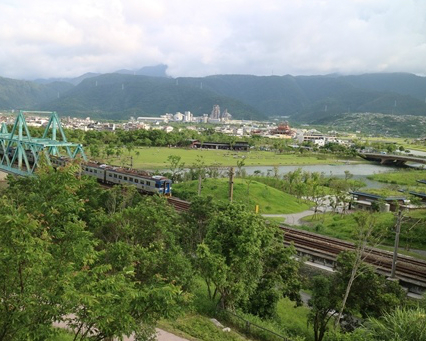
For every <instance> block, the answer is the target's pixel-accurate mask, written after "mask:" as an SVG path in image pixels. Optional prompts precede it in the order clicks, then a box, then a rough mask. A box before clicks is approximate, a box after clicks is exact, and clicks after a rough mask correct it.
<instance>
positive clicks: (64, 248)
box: [0, 166, 405, 341]
mask: <svg viewBox="0 0 426 341" xmlns="http://www.w3.org/2000/svg"><path fill="white" fill-rule="evenodd" d="M75 171H76V169H75V168H73V166H70V167H67V168H65V169H59V170H57V171H53V170H52V169H49V168H46V169H40V172H39V174H38V177H34V178H24V179H13V178H11V179H10V180H9V181H10V186H9V187H8V188H6V189H4V190H3V191H2V195H3V196H2V197H1V199H0V200H1V205H0V213H1V214H0V245H1V246H0V247H1V252H0V258H1V259H0V281H1V283H3V285H2V286H1V288H2V290H1V299H2V302H3V303H4V304H2V305H1V306H0V331H1V333H0V336H1V337H0V340H1V341H3V340H12V339H17V340H26V339H31V340H37V341H38V340H45V339H49V338H51V337H54V336H55V333H54V331H53V330H52V328H51V324H52V322H53V321H56V320H62V322H64V323H65V324H66V325H68V326H69V327H72V328H73V330H74V331H75V332H74V335H73V336H74V340H81V341H82V340H85V338H89V339H92V340H106V339H108V338H112V337H120V336H121V335H129V334H130V333H133V332H135V333H137V334H138V336H139V338H140V340H149V338H150V337H151V336H152V333H153V330H154V329H153V328H154V327H155V325H156V322H157V321H158V320H160V319H166V320H167V321H169V322H170V321H174V319H175V318H176V317H178V316H185V315H186V316H191V314H193V312H194V308H191V307H193V306H196V307H197V308H196V309H195V311H197V312H200V313H202V314H203V315H204V316H208V317H211V316H217V317H219V318H221V319H223V321H227V323H229V324H230V325H232V326H234V327H235V328H237V329H239V330H240V332H244V333H247V335H250V336H251V337H255V338H256V339H258V340H264V341H272V340H274V337H273V336H271V335H270V333H269V334H268V333H265V332H263V331H262V332H254V330H255V328H253V329H250V331H247V330H244V326H243V325H241V323H240V324H239V323H237V322H236V319H233V318H232V317H229V316H228V315H229V313H226V312H232V313H237V314H239V315H240V316H242V317H243V318H244V319H245V320H247V321H249V322H250V323H251V325H252V326H254V323H255V324H259V325H262V326H267V328H268V329H271V330H278V331H279V333H282V334H284V335H287V336H290V337H291V338H292V339H294V340H302V339H307V340H311V339H312V334H310V335H311V336H309V331H307V330H303V329H302V328H301V323H298V324H297V325H296V324H294V325H292V323H291V322H288V321H287V322H282V321H281V320H280V318H279V316H283V315H282V308H281V309H280V306H281V304H282V303H281V302H283V301H282V299H283V298H284V297H288V298H289V299H291V301H292V302H296V304H300V303H301V301H300V296H299V291H300V288H301V283H302V282H301V279H300V278H299V275H298V268H299V263H298V262H297V261H296V260H294V258H293V256H294V249H293V248H286V247H284V244H283V235H282V233H281V232H280V230H279V229H276V228H275V226H274V225H273V224H266V222H265V220H264V219H263V218H262V217H261V216H260V215H258V214H255V213H254V212H252V211H251V210H248V209H247V208H246V206H245V205H243V204H241V203H233V204H229V203H226V204H222V203H217V202H215V201H214V200H212V199H211V197H208V198H197V199H196V200H194V201H193V204H192V205H191V209H190V211H188V212H186V213H183V214H180V215H179V214H177V213H176V212H175V211H174V210H172V208H171V207H170V206H168V205H167V203H166V201H165V200H163V198H158V197H141V196H140V195H139V194H138V193H136V192H135V190H134V188H133V187H125V188H122V187H114V188H112V189H110V190H108V191H106V190H102V189H100V188H99V187H98V186H97V184H96V183H95V182H94V181H93V180H92V179H87V178H82V179H77V178H75V176H74V174H75ZM302 178H303V177H302ZM307 180H309V181H312V179H311V178H307ZM310 195H312V193H311V194H310ZM362 221H364V222H366V221H368V222H369V224H367V225H368V227H371V226H376V225H375V224H373V223H372V222H373V221H372V220H371V216H369V215H362V214H360V216H359V219H358V221H357V224H358V231H362V230H363V229H364V227H365V224H364V225H362V224H360V222H362ZM373 235H374V234H373ZM356 259H357V257H356V254H351V253H350V254H347V255H342V258H341V260H340V261H339V271H336V273H335V275H333V276H332V278H326V279H318V280H317V282H314V283H317V284H318V285H313V286H312V287H311V292H312V299H311V301H310V306H311V310H310V311H309V312H307V316H306V315H305V317H303V315H304V313H301V314H300V315H299V317H298V319H299V321H302V320H303V319H304V318H306V319H307V321H309V322H310V324H309V326H310V327H309V328H312V330H313V331H314V339H315V340H316V341H320V340H321V339H325V340H327V339H326V337H328V334H327V329H329V330H331V327H332V326H331V325H330V322H329V321H328V317H329V316H330V312H337V311H339V312H341V313H343V314H344V316H345V317H350V316H361V317H363V318H364V317H365V316H374V317H376V318H377V319H380V318H381V316H383V314H384V313H386V312H387V313H388V314H393V313H394V308H395V306H398V305H404V304H405V302H404V299H403V296H404V295H403V293H402V291H401V289H400V288H399V287H398V286H396V285H395V286H394V284H390V283H391V282H388V281H382V280H381V279H380V278H379V277H378V276H377V275H376V274H375V273H374V271H373V270H371V269H370V268H369V267H368V266H365V265H363V264H362V263H360V262H355V260H356ZM354 264H356V269H359V271H360V272H357V273H355V277H354V278H353V281H351V278H352V275H353V271H352V269H354ZM195 278H200V279H201V280H202V282H203V285H202V286H198V289H197V283H195V282H194V279H195ZM319 284H321V285H319ZM349 284H350V285H349ZM200 290H202V291H203V293H204V294H203V297H204V298H201V299H200ZM197 300H198V303H196V302H197ZM200 301H201V303H200ZM217 308H219V312H218V311H217ZM220 312H223V313H220ZM305 312H306V311H305ZM188 313H189V314H190V315H187V314H188ZM71 314H73V315H71ZM183 320H184V319H183ZM201 320H203V319H202V318H201V319H200V318H198V317H196V318H195V320H194V321H201ZM178 321H179V320H178ZM337 321H339V319H337ZM170 323H173V322H170ZM203 323H204V322H199V323H198V322H197V324H198V326H199V327H197V328H196V330H194V329H193V328H192V327H191V328H190V327H189V326H188V325H186V327H185V326H182V329H185V330H186V331H187V332H191V333H199V332H207V331H208V330H209V329H210V327H204V324H203ZM174 325H175V327H176V328H177V327H179V323H178V322H177V324H174ZM335 325H336V327H335V328H336V329H335V330H336V332H337V333H339V332H338V331H339V330H341V328H346V327H345V326H347V325H348V324H342V325H339V323H338V322H336V323H335ZM350 325H351V326H352V327H354V328H355V327H357V326H356V325H354V324H353V323H352V322H351V324H350ZM275 328H277V329H275ZM342 331H343V330H342ZM344 331H345V332H350V330H347V329H345V330H344ZM89 333H92V334H91V335H90V336H89ZM355 333H357V332H355ZM202 335H204V334H202ZM209 335H210V332H209ZM330 335H331V334H330ZM351 335H352V334H351ZM353 335H355V334H353ZM341 336H342V335H341V333H340V335H338V336H336V338H337V337H341ZM204 337H205V336H203V338H204ZM331 337H334V336H330V338H329V339H330V340H332V339H331ZM342 337H343V336H342ZM212 340H214V338H213V339H212Z"/></svg>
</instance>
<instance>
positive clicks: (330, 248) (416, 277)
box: [167, 197, 426, 288]
mask: <svg viewBox="0 0 426 341" xmlns="http://www.w3.org/2000/svg"><path fill="white" fill-rule="evenodd" d="M167 200H168V202H169V204H170V205H172V206H173V207H174V208H175V209H176V210H177V211H179V212H183V211H187V210H189V208H190V206H191V202H189V201H185V200H181V199H179V198H175V197H169V198H167ZM280 228H281V229H282V230H283V231H284V233H285V238H284V242H285V243H286V244H290V243H293V244H294V246H295V247H296V249H298V250H302V251H306V253H309V252H314V253H317V254H321V255H324V256H326V258H328V259H331V260H333V261H335V260H336V258H337V256H338V254H339V253H340V252H342V251H348V250H355V245H354V244H353V243H350V242H347V241H344V240H340V239H337V238H332V237H327V236H323V235H319V234H316V233H312V232H307V231H303V230H299V229H294V228H290V227H287V226H283V225H280ZM392 260H393V253H392V252H389V251H384V250H380V249H376V248H366V251H365V253H364V261H365V262H366V263H369V264H371V265H374V267H376V268H377V269H378V270H379V271H380V272H381V273H383V274H385V275H388V276H389V275H390V273H391V269H392ZM396 276H397V277H398V278H400V279H403V280H406V281H409V282H410V281H411V282H414V283H416V284H417V285H420V286H422V287H424V288H426V261H422V260H418V259H415V258H413V257H409V256H404V255H400V254H398V261H397V265H396Z"/></svg>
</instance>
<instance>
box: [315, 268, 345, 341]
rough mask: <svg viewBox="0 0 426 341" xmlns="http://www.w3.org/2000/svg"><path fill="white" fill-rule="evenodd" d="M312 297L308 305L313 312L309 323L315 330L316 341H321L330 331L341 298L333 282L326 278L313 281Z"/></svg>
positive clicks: (321, 277) (319, 277)
mask: <svg viewBox="0 0 426 341" xmlns="http://www.w3.org/2000/svg"><path fill="white" fill-rule="evenodd" d="M311 287H312V295H311V299H310V300H309V302H308V304H309V306H310V307H311V310H310V312H309V315H308V322H309V323H311V324H312V326H313V329H314V338H315V341H321V340H322V339H323V338H324V335H325V333H326V331H327V329H328V324H329V322H330V320H331V318H333V316H335V314H336V310H335V309H336V307H337V306H338V302H339V297H338V296H337V295H336V293H335V288H334V285H333V281H332V280H331V279H330V278H327V277H324V276H317V277H314V278H313V281H312V286H311Z"/></svg>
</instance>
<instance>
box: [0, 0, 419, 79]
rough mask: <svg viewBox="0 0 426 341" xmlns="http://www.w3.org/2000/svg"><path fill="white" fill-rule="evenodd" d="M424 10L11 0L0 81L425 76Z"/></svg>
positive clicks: (406, 4)
mask: <svg viewBox="0 0 426 341" xmlns="http://www.w3.org/2000/svg"><path fill="white" fill-rule="evenodd" d="M424 13H426V2H425V1H424V0H405V1H402V0H345V1H341V0H328V1H321V0H303V1H302V0H299V1H297V0H263V1H262V2H259V1H254V0H215V1H212V0H205V1H198V0H197V1H195V0H181V1H174V0H155V1H154V0H110V1H94V0H92V1H88V0H75V1H73V2H70V1H67V0H38V1H30V0H14V1H13V2H12V1H10V2H9V3H7V2H5V1H2V2H1V3H0V42H1V48H0V76H4V77H12V78H36V77H62V76H70V77H72V76H78V75H80V74H82V73H84V72H90V71H91V72H110V71H115V70H117V69H121V68H129V69H138V68H140V67H143V66H147V65H155V64H159V63H165V64H167V65H169V70H168V72H169V74H170V75H172V76H205V75H209V74H217V73H245V74H248V73H250V74H258V75H269V74H271V73H274V74H294V75H296V74H325V73H331V72H340V73H362V72H386V71H389V72H390V71H392V72H393V71H405V72H413V73H417V74H426V64H425V63H424V60H426V47H425V46H426V45H425V44H426V25H425V22H426V17H425V15H424Z"/></svg>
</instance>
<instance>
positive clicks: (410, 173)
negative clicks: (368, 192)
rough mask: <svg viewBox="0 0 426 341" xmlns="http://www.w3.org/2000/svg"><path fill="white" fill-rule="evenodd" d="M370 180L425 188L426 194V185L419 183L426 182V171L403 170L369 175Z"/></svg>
mask: <svg viewBox="0 0 426 341" xmlns="http://www.w3.org/2000/svg"><path fill="white" fill-rule="evenodd" d="M368 178H369V179H371V180H376V181H380V182H384V183H388V184H395V185H401V186H417V187H419V188H421V187H422V186H423V187H424V191H425V192H426V185H421V184H419V183H418V182H417V180H426V170H414V169H402V170H399V171H397V172H388V173H379V174H373V175H369V176H368Z"/></svg>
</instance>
